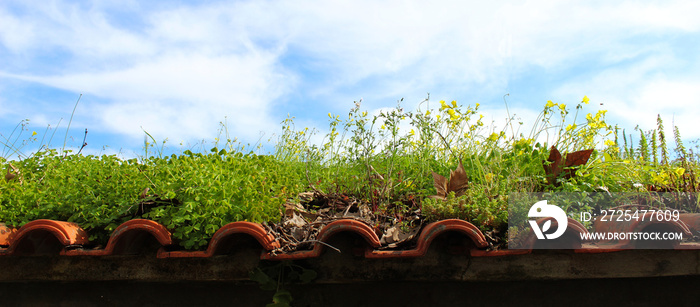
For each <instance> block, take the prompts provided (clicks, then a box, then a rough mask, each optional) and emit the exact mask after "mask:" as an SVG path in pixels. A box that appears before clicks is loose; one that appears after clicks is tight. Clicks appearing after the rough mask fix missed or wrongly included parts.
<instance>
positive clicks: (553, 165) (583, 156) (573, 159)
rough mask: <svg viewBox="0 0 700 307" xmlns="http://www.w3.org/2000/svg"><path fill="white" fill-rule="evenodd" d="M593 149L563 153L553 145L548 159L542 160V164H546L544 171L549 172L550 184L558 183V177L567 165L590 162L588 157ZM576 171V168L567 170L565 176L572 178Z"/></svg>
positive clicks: (548, 179) (572, 165)
mask: <svg viewBox="0 0 700 307" xmlns="http://www.w3.org/2000/svg"><path fill="white" fill-rule="evenodd" d="M591 153H593V149H588V150H579V151H575V152H572V153H567V154H565V157H562V154H561V153H560V152H559V150H558V149H557V148H556V147H554V146H552V148H551V149H550V152H549V158H547V161H542V166H544V171H545V173H546V174H547V181H549V183H550V184H556V179H557V177H559V174H561V173H562V172H563V171H564V168H566V167H574V166H581V165H585V164H586V163H588V159H589V158H590V157H591ZM575 174H576V173H575V172H574V170H571V169H569V170H566V174H565V176H564V177H565V178H572V177H574V175H575Z"/></svg>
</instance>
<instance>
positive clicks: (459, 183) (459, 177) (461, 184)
mask: <svg viewBox="0 0 700 307" xmlns="http://www.w3.org/2000/svg"><path fill="white" fill-rule="evenodd" d="M468 186H469V181H468V179H467V172H466V171H464V166H462V161H459V166H457V169H455V170H454V171H450V183H449V186H448V189H447V192H448V193H449V192H455V196H460V195H464V192H465V191H466V190H467V187H468Z"/></svg>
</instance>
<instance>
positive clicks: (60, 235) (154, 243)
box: [0, 214, 700, 260]
mask: <svg viewBox="0 0 700 307" xmlns="http://www.w3.org/2000/svg"><path fill="white" fill-rule="evenodd" d="M546 220H547V218H544V219H540V220H538V223H539V224H541V223H544V222H545V221H546ZM553 222H554V223H556V221H553ZM568 223H569V226H568V227H567V231H566V232H565V234H564V235H565V236H569V238H570V239H572V242H574V243H572V244H573V246H571V248H573V249H574V252H575V253H607V252H615V251H620V250H625V249H630V248H635V247H639V246H634V241H629V240H627V241H621V242H617V241H613V242H584V241H582V240H581V239H580V238H581V236H580V235H581V234H582V233H587V232H588V231H587V230H586V228H585V227H584V226H583V225H582V224H581V223H579V222H577V221H575V220H573V219H569V221H568ZM699 223H700V214H682V215H681V219H680V220H679V221H653V222H651V221H645V222H641V221H638V222H635V221H630V222H617V221H616V222H615V223H610V222H602V221H596V222H595V223H594V227H595V229H596V230H597V231H648V230H658V229H663V230H670V231H679V232H682V233H683V234H684V236H689V237H692V235H693V233H695V234H697V233H698V232H697V231H698V230H697V229H698V227H699ZM689 225H690V227H689ZM340 233H350V234H353V235H354V236H355V237H357V238H358V240H359V241H360V242H361V244H360V245H362V246H361V247H358V248H357V249H356V250H355V251H354V252H356V253H357V254H358V255H360V256H364V257H365V258H406V257H421V256H423V255H425V254H426V253H427V251H428V249H429V248H430V245H431V243H432V242H433V240H434V239H435V238H437V237H439V236H442V235H445V234H448V233H449V234H452V235H455V236H458V237H462V239H461V240H459V241H458V242H457V243H451V244H452V245H454V246H451V247H449V248H450V249H451V250H452V251H455V252H457V253H464V254H469V255H471V256H474V257H494V256H513V255H523V254H528V253H531V252H532V249H533V248H535V247H537V246H535V245H534V244H536V243H535V242H536V240H535V239H534V234H533V233H529V234H527V236H526V240H525V242H526V246H525V248H524V249H520V250H495V251H488V250H486V248H487V247H488V242H487V240H486V237H485V236H484V234H483V233H482V232H481V231H480V230H479V229H478V228H477V227H476V226H474V225H473V224H471V223H469V222H467V221H464V220H459V219H448V220H442V221H438V222H434V223H430V224H427V225H425V226H424V227H423V229H422V231H421V232H420V234H419V235H418V236H417V238H416V239H415V244H413V245H412V246H413V247H412V248H408V249H406V248H404V249H388V248H387V247H386V246H382V244H381V243H380V240H379V238H378V236H377V234H376V233H375V231H374V230H373V229H372V227H370V226H369V225H367V224H365V223H364V222H361V221H358V220H354V219H341V220H336V221H334V222H331V223H329V224H327V225H325V226H324V227H323V228H322V229H321V230H320V232H319V234H318V237H317V240H315V241H313V243H314V244H313V246H312V247H311V249H308V250H300V251H296V252H291V253H276V252H275V250H276V249H278V248H279V247H280V243H279V242H278V241H277V239H276V238H275V237H274V236H273V235H271V234H270V232H268V230H267V228H266V227H265V226H264V225H262V224H257V223H250V222H234V223H229V224H227V225H225V226H223V227H221V228H220V229H219V230H218V231H217V232H216V233H215V234H214V236H213V237H212V239H211V240H210V241H209V245H208V247H207V249H206V250H203V251H184V250H178V247H177V245H176V244H175V243H174V242H173V238H172V236H171V232H170V231H169V230H168V229H166V228H165V227H164V226H163V225H161V224H159V223H157V222H154V221H151V220H144V219H134V220H130V221H128V222H125V223H123V224H121V225H120V226H119V227H117V229H115V230H114V232H113V233H112V235H111V236H110V238H109V241H108V242H107V244H106V246H105V247H104V248H97V249H91V248H89V247H90V246H91V245H90V242H89V241H88V235H87V232H86V231H84V230H83V229H82V228H80V226H79V225H77V224H75V223H70V222H63V221H53V220H35V221H32V222H29V223H27V224H26V225H24V226H22V227H21V228H19V229H11V228H8V227H7V226H5V225H4V224H0V256H1V255H6V256H8V255H47V254H55V255H66V256H105V255H126V254H142V253H149V252H153V253H155V254H156V256H157V257H158V258H187V257H192V258H201V257H212V256H215V255H223V254H228V253H230V252H232V251H233V250H235V249H236V248H238V247H239V245H240V244H243V243H242V242H248V243H246V244H253V245H255V246H256V248H260V250H261V254H260V258H261V259H266V260H288V259H289V260H296V259H306V258H314V257H318V256H319V255H321V253H322V252H323V251H324V250H325V249H326V248H328V247H327V246H328V245H329V242H330V240H331V238H333V237H335V236H336V235H338V234H340ZM251 242H252V243H251ZM671 248H674V249H700V244H698V243H694V242H687V243H686V242H684V243H681V244H676V245H674V246H671Z"/></svg>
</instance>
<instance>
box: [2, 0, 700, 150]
mask: <svg viewBox="0 0 700 307" xmlns="http://www.w3.org/2000/svg"><path fill="white" fill-rule="evenodd" d="M16 6H21V4H16ZM35 6H36V8H28V7H24V8H23V10H18V11H20V13H17V12H15V11H12V10H10V9H3V8H2V7H0V43H1V44H2V46H4V47H5V48H6V49H7V50H8V52H9V54H10V55H12V58H13V59H15V58H17V59H23V61H28V62H31V63H30V64H27V63H25V62H23V61H20V60H18V62H21V63H24V64H22V65H20V64H17V63H14V64H13V65H12V66H11V67H12V68H2V69H0V74H2V75H1V76H4V77H5V78H7V77H11V78H16V79H22V80H27V81H32V82H38V83H42V84H45V85H48V86H52V87H56V88H60V89H65V90H70V91H75V92H81V93H85V94H86V95H91V96H95V97H100V101H102V102H101V103H99V104H97V105H95V106H92V107H89V111H90V112H92V113H93V114H94V116H95V117H96V118H98V119H99V120H100V122H99V125H100V126H101V127H100V129H104V130H110V131H113V132H115V133H119V134H126V135H129V136H132V137H141V136H142V130H141V127H143V128H144V129H146V130H147V131H149V132H150V133H153V134H154V135H162V137H163V138H165V137H168V138H170V139H172V140H174V141H180V140H193V139H201V138H209V137H211V135H212V134H213V133H214V131H215V129H216V126H217V123H218V122H219V121H220V120H223V118H224V116H228V122H229V123H230V124H231V125H232V127H230V128H232V129H231V130H232V133H233V134H235V135H237V136H242V137H244V138H248V139H252V140H253V141H254V140H257V138H258V135H259V131H260V130H265V131H270V129H269V128H270V126H273V127H274V129H277V128H278V125H277V123H278V122H279V119H274V118H273V115H272V113H273V111H274V107H275V106H276V105H279V104H280V103H281V102H282V101H283V100H284V97H285V95H286V94H289V93H297V92H298V91H301V90H302V89H303V90H304V91H305V92H304V93H299V97H301V98H300V99H301V100H303V99H305V98H307V97H313V98H315V99H317V100H318V101H325V103H327V104H328V105H324V106H312V107H314V108H318V107H323V108H327V109H328V110H329V111H335V110H334V109H333V108H334V106H333V104H335V105H337V104H338V102H343V103H348V105H349V104H350V103H351V101H352V100H356V99H358V98H359V97H360V96H364V97H366V98H367V100H366V101H367V102H368V103H367V107H368V108H369V109H377V108H380V107H384V106H386V105H387V104H391V105H392V106H393V104H394V102H395V99H397V98H400V97H406V98H407V99H408V100H409V101H414V100H415V101H419V100H420V99H421V98H423V97H424V95H425V92H426V91H430V92H435V91H440V95H441V96H448V97H450V96H452V97H455V96H457V95H464V94H465V93H469V92H472V91H473V92H481V95H494V96H495V97H494V98H495V99H494V100H499V99H500V96H501V95H502V94H504V93H505V92H504V88H506V87H507V86H508V84H509V82H511V80H512V79H514V78H518V77H522V76H527V74H528V73H529V72H530V71H531V70H533V69H543V70H544V71H545V72H553V73H554V72H556V73H561V72H562V71H567V70H569V69H572V67H576V65H584V64H585V63H588V62H591V63H593V64H596V65H609V66H611V67H607V68H606V67H604V69H603V70H602V71H600V72H594V73H591V76H590V80H581V79H580V78H576V77H571V80H562V82H565V84H563V85H562V86H557V85H550V84H544V85H542V86H543V87H546V86H553V87H555V88H558V89H554V90H553V93H554V94H555V96H557V97H562V98H567V99H568V98H569V97H575V98H574V99H576V100H575V101H580V96H582V95H589V96H590V97H591V98H592V99H593V98H594V97H599V99H600V100H601V101H605V102H606V106H608V104H610V108H611V113H614V112H613V111H615V112H618V113H619V114H632V112H627V111H625V110H626V109H630V108H632V106H639V104H640V103H641V104H649V106H646V107H645V108H644V109H643V111H644V112H650V111H652V110H655V109H653V107H654V106H653V105H652V104H653V100H654V99H660V97H661V96H663V95H662V94H663V93H665V92H668V91H671V90H672V91H675V92H679V93H684V94H685V95H693V94H695V96H681V97H678V98H677V99H676V98H674V99H673V101H678V102H679V103H681V101H683V99H682V97H697V92H696V91H694V88H697V87H695V85H697V82H695V81H694V80H697V78H695V77H693V76H690V77H687V78H686V77H683V78H674V77H664V76H662V75H659V71H663V69H664V65H668V64H669V63H671V64H673V65H681V64H678V63H676V61H677V60H676V57H677V55H676V54H674V53H673V52H671V50H670V49H671V48H670V47H669V46H668V45H667V44H670V43H668V42H666V41H664V40H661V41H658V42H656V43H655V44H653V45H647V44H646V43H645V42H644V41H643V40H639V38H640V37H645V36H647V35H652V36H654V37H663V36H664V35H665V34H668V33H680V34H683V33H689V32H697V31H698V30H699V29H700V19H698V18H696V16H695V15H696V14H695V13H696V12H698V11H700V4H697V3H694V2H690V1H676V2H672V1H664V2H647V3H641V4H640V3H637V2H624V3H607V2H603V3H593V2H586V3H578V2H561V1H535V2H519V1H512V2H508V1H506V2H498V3H495V2H492V3H489V2H478V3H476V2H475V3H468V2H464V1H445V2H439V3H435V2H432V3H431V4H429V5H428V4H424V2H419V1H416V2H404V1H388V2H376V1H366V2H357V1H341V2H336V1H334V2H332V3H331V2H320V3H319V2H315V1H300V2H271V1H244V2H235V3H214V4H205V5H200V6H188V7H146V6H145V4H141V3H138V2H129V3H128V5H127V6H126V7H117V6H116V4H114V3H111V2H109V1H106V2H104V1H103V2H100V3H98V4H97V5H92V6H90V5H76V4H67V3H64V2H61V1H54V2H50V3H48V4H46V5H35ZM115 11H116V12H118V13H114V12H115ZM115 14H117V15H115ZM119 14H121V15H119ZM124 16H128V17H129V18H133V19H134V20H135V21H136V22H137V25H130V26H126V25H123V24H120V23H119V22H117V21H118V20H119V18H120V17H121V18H123V17H124ZM115 20H117V21H115ZM64 53H65V55H63V54H64ZM27 54H28V55H27ZM56 54H61V56H60V57H58V59H59V60H58V61H43V60H41V58H42V57H47V56H48V57H51V56H57V55H56ZM290 58H291V59H293V60H290ZM10 61H11V60H10ZM32 61H34V62H32ZM291 61H294V62H291ZM621 62H630V63H632V64H629V65H627V66H625V67H622V68H620V67H615V65H617V64H618V63H621ZM297 65H298V66H301V68H299V67H297ZM42 66H48V67H42ZM681 66H682V65H681ZM8 67H10V66H8ZM5 69H7V70H5ZM307 70H308V71H311V72H312V73H311V74H310V75H304V73H305V71H307ZM573 74H575V72H573ZM664 82H665V83H664ZM543 91H544V89H543ZM348 92H350V93H348ZM494 93H495V94H494ZM351 96H352V97H353V98H349V97H351ZM654 97H657V98H654ZM455 98H456V97H455ZM553 98H554V97H553ZM387 99H389V100H387ZM684 101H688V99H686V100H684ZM691 101H692V100H691ZM460 103H470V102H465V101H460ZM633 103H634V104H633ZM671 105H672V104H671V103H666V104H665V107H669V108H670V106H671ZM673 105H675V107H676V108H678V107H682V105H680V104H673ZM412 107H414V105H411V104H410V103H407V104H406V108H408V109H411V108H412ZM539 107H540V106H539V105H538V106H537V108H538V109H539ZM86 108H87V107H86ZM492 108H494V109H496V108H497V107H496V106H493V107H492ZM614 108H618V109H617V110H615V109H614ZM342 109H343V110H347V109H348V108H346V107H342ZM638 109H639V110H640V112H641V111H642V109H641V108H638ZM660 110H661V109H660ZM661 111H664V110H661ZM528 112H530V113H532V112H531V111H527V110H523V112H520V114H522V115H525V113H528ZM536 112H539V110H537V111H536ZM645 114H646V113H645ZM293 115H299V116H302V115H300V114H293ZM530 115H531V114H529V113H528V114H527V115H526V116H530ZM535 115H536V113H535ZM685 115H686V114H682V115H681V114H679V115H678V116H677V120H678V122H679V123H680V122H682V121H684V120H685V119H684V118H685V117H684V116H685ZM500 117H505V115H502V116H498V118H500ZM523 117H525V116H523ZM494 118H496V116H495V117H494ZM527 119H529V118H526V120H525V121H526V122H527ZM318 122H320V123H325V118H323V119H319V120H318ZM682 132H683V131H682ZM689 134H690V133H689Z"/></svg>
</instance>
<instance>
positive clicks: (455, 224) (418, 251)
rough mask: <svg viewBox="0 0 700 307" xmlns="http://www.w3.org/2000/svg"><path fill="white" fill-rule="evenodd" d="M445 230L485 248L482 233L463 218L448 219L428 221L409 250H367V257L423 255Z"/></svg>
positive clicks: (485, 243)
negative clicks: (461, 235)
mask: <svg viewBox="0 0 700 307" xmlns="http://www.w3.org/2000/svg"><path fill="white" fill-rule="evenodd" d="M446 232H458V233H462V234H464V235H466V236H467V237H469V238H470V239H471V240H472V242H474V245H475V246H476V247H477V248H485V247H487V246H488V242H487V241H486V237H485V236H484V234H483V233H482V232H481V231H480V230H479V228H477V227H476V226H474V225H473V224H472V223H469V222H467V221H465V220H460V219H448V220H442V221H437V222H434V223H430V224H428V225H427V226H425V228H423V230H422V231H421V233H420V236H419V237H418V244H417V246H416V248H415V249H409V250H384V251H377V250H372V251H367V253H366V254H365V257H367V258H389V257H420V256H423V255H425V253H426V252H427V251H428V248H429V247H430V243H431V242H432V241H433V239H435V238H436V237H438V236H439V235H441V234H443V233H446Z"/></svg>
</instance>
